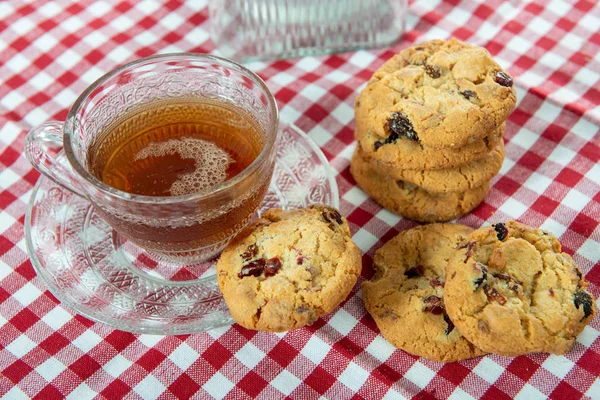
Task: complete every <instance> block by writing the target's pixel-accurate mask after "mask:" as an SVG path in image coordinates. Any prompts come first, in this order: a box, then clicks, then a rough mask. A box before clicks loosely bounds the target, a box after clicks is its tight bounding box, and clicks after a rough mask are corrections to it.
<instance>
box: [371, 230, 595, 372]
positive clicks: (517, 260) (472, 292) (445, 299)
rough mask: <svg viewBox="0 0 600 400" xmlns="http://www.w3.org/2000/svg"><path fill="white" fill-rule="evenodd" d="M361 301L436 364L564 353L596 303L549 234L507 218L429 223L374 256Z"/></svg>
mask: <svg viewBox="0 0 600 400" xmlns="http://www.w3.org/2000/svg"><path fill="white" fill-rule="evenodd" d="M374 269H375V276H374V277H373V279H372V280H371V281H365V282H363V284H362V292H363V301H364V303H365V307H366V308H367V310H368V311H369V313H370V314H371V315H372V316H373V318H374V319H375V322H376V323H377V326H378V327H379V329H380V330H381V333H382V335H383V336H384V337H385V338H386V339H387V340H388V341H389V342H391V343H392V344H393V345H394V346H396V347H398V348H401V349H403V350H405V351H407V352H409V353H411V354H415V355H419V356H422V357H426V358H430V359H433V360H437V361H445V362H450V361H459V360H463V359H467V358H471V357H476V356H479V355H483V354H485V353H497V354H501V355H505V356H517V355H521V354H526V353H532V352H549V353H555V354H564V353H566V352H567V351H568V350H569V349H570V348H571V346H572V345H573V343H574V342H575V339H576V338H577V335H578V334H579V333H580V332H581V331H582V330H583V328H584V327H585V326H586V325H587V324H588V323H589V322H590V321H591V320H592V318H593V317H594V315H595V313H596V302H595V300H594V298H593V297H592V295H590V293H589V292H587V291H586V287H587V286H588V283H587V282H586V281H585V279H584V278H583V275H582V274H581V272H580V271H579V268H578V267H577V265H576V264H575V263H574V262H573V259H572V258H571V257H570V256H568V255H567V254H565V253H562V252H561V246H560V243H559V242H558V240H557V239H556V238H555V237H554V236H553V235H551V234H550V233H548V232H545V231H543V230H541V229H534V228H531V227H528V226H526V225H523V224H520V223H517V222H514V221H509V222H507V223H505V224H503V223H498V224H495V225H493V226H487V227H484V228H481V229H478V230H475V231H473V230H472V229H471V228H469V227H466V226H463V225H459V224H430V225H425V226H419V227H416V228H413V229H410V230H407V231H403V232H401V233H400V234H398V236H396V237H395V238H393V239H392V240H390V241H389V242H388V243H386V244H385V245H384V246H383V247H382V248H380V249H379V250H378V251H377V252H376V253H375V258H374Z"/></svg>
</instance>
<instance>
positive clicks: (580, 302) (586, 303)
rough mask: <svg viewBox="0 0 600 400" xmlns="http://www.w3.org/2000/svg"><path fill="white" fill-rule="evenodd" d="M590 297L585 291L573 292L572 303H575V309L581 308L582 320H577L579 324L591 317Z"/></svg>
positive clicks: (591, 300) (591, 302)
mask: <svg viewBox="0 0 600 400" xmlns="http://www.w3.org/2000/svg"><path fill="white" fill-rule="evenodd" d="M593 301H594V300H593V299H592V296H590V294H589V293H588V292H586V291H583V290H578V291H577V292H575V295H574V296H573V303H575V308H577V309H579V306H582V307H583V318H581V319H580V320H579V322H581V321H583V320H584V319H586V318H587V317H589V316H590V315H592V311H593V310H592V308H593V307H592V304H593Z"/></svg>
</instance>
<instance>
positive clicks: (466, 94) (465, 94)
mask: <svg viewBox="0 0 600 400" xmlns="http://www.w3.org/2000/svg"><path fill="white" fill-rule="evenodd" d="M460 94H462V95H463V97H464V98H465V99H467V100H469V99H471V98H477V95H476V94H475V92H474V91H472V90H465V91H464V92H460Z"/></svg>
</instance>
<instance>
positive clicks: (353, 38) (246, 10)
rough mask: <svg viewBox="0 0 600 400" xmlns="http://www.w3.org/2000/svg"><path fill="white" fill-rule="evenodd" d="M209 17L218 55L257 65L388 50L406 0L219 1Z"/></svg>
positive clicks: (401, 23)
mask: <svg viewBox="0 0 600 400" xmlns="http://www.w3.org/2000/svg"><path fill="white" fill-rule="evenodd" d="M209 12H210V23H211V34H212V35H211V39H212V40H213V42H214V43H215V45H216V47H217V51H218V53H219V54H220V55H222V56H224V57H228V58H232V59H234V60H238V61H253V60H269V59H276V58H294V57H302V56H306V55H313V54H324V53H335V52H340V51H349V50H353V49H358V48H367V47H383V46H387V45H389V44H391V43H393V42H395V41H396V40H398V38H399V37H400V36H401V35H402V33H403V32H404V29H405V26H404V24H405V20H406V0H327V1H323V0H287V1H286V0H214V1H210V2H209Z"/></svg>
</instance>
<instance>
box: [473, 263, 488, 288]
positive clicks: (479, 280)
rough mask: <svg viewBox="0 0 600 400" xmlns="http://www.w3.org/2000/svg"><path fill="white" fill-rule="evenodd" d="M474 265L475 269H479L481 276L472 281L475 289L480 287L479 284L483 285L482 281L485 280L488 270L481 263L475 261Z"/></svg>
mask: <svg viewBox="0 0 600 400" xmlns="http://www.w3.org/2000/svg"><path fill="white" fill-rule="evenodd" d="M475 266H476V269H479V270H480V271H481V276H480V277H479V278H477V279H475V280H474V281H473V285H475V290H477V289H479V288H480V287H481V285H483V282H485V280H486V279H487V272H488V271H487V268H486V267H485V265H483V264H481V263H476V264H475Z"/></svg>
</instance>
